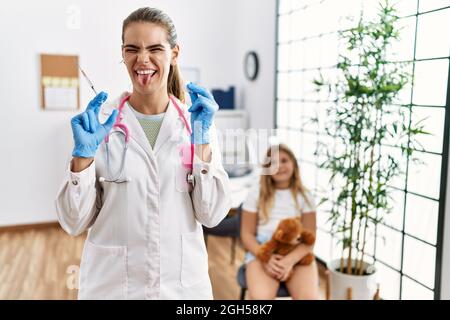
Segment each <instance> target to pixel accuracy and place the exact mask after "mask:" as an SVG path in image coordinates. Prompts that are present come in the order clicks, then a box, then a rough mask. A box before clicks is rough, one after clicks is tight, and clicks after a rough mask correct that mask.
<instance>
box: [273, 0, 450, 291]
mask: <svg viewBox="0 0 450 320" xmlns="http://www.w3.org/2000/svg"><path fill="white" fill-rule="evenodd" d="M395 3H397V6H396V8H397V10H398V13H399V15H400V17H401V19H400V21H399V23H400V25H401V27H402V29H401V41H400V42H399V43H398V44H396V45H395V47H394V50H395V52H396V56H395V59H396V60H393V61H411V62H412V63H411V65H412V70H411V73H412V75H413V85H411V86H410V87H408V88H407V89H406V90H404V92H402V94H401V97H400V102H399V105H394V106H391V107H392V108H401V107H402V106H401V104H406V105H407V106H408V108H405V110H406V111H407V112H408V113H409V114H410V115H412V121H413V122H414V120H418V119H423V118H426V120H425V125H426V128H425V129H426V130H427V131H429V132H431V133H432V135H429V136H423V137H421V141H420V142H421V144H422V145H423V146H424V148H425V150H426V151H425V152H416V153H415V156H416V157H417V158H419V159H420V160H422V161H423V163H424V164H423V165H415V164H414V163H413V162H412V161H411V159H409V158H408V157H406V156H404V158H403V159H401V160H402V163H404V170H406V172H407V174H406V175H405V177H404V179H397V180H396V181H392V188H393V189H394V203H393V206H394V210H393V212H392V213H391V214H389V215H387V216H386V219H385V221H384V222H383V223H382V224H380V225H378V227H377V228H376V230H373V237H372V238H373V241H371V243H370V244H368V245H369V247H370V248H369V249H368V251H369V258H371V259H372V261H373V262H374V263H375V265H376V266H377V270H378V280H379V282H380V287H381V293H382V297H383V298H385V299H433V298H439V296H440V292H439V285H440V273H441V270H440V268H441V266H440V261H441V256H442V232H441V231H439V230H441V224H442V221H443V215H444V201H445V188H446V184H447V181H446V177H447V165H446V164H447V162H448V141H449V140H448V139H449V136H448V131H449V130H448V122H449V116H450V114H449V112H446V111H447V110H448V108H449V107H450V106H449V98H448V97H449V95H450V94H449V83H448V78H449V73H450V71H449V55H450V37H448V35H447V30H450V0H432V1H430V0H426V1H425V0H397V1H395ZM377 6H378V0H364V1H363V0H346V1H345V2H342V1H332V0H322V1H320V0H303V1H302V0H279V1H278V12H277V71H276V88H277V90H276V98H275V100H276V101H275V107H276V120H275V127H276V128H277V135H278V136H279V139H280V140H281V141H282V142H285V143H287V144H288V145H289V146H290V147H291V148H292V149H293V150H294V151H295V153H296V155H297V157H298V160H299V163H300V166H301V171H302V176H303V179H304V182H305V184H306V186H307V187H308V188H309V189H311V190H312V191H313V194H314V195H315V196H316V198H317V199H318V198H320V197H321V193H322V192H323V190H325V189H326V188H329V186H328V179H329V174H328V173H327V172H325V171H324V170H323V169H320V168H319V164H320V162H321V160H320V159H318V158H317V157H316V156H315V155H314V151H315V149H316V146H317V143H318V142H319V141H322V142H326V143H331V144H332V143H333V142H334V141H333V139H332V137H329V136H327V135H326V132H325V130H324V128H323V125H324V123H323V119H324V117H325V115H326V114H325V110H326V108H327V106H328V103H329V101H327V99H329V98H328V97H324V96H321V95H320V94H318V93H316V92H315V90H314V89H315V88H314V85H313V84H312V79H314V78H315V77H316V76H317V75H318V74H319V71H320V72H321V73H322V74H324V75H325V76H327V77H333V76H334V75H335V74H336V69H335V66H336V63H337V59H338V49H337V48H338V38H337V32H338V31H339V30H343V29H346V28H348V27H350V26H352V23H351V22H349V21H347V19H345V17H348V16H353V17H355V18H358V17H359V14H360V12H361V10H363V11H364V16H365V17H367V18H371V17H375V15H376V8H377ZM403 108H404V107H403ZM411 112H412V113H411ZM316 115H318V118H319V122H318V123H314V122H312V121H311V119H312V118H313V117H315V116H316ZM338 147H339V146H336V148H338ZM382 152H389V153H391V154H392V155H394V156H396V157H403V156H402V155H401V153H400V150H399V149H398V148H397V147H395V146H391V145H383V146H382ZM332 187H333V188H337V187H338V186H337V185H335V186H332ZM327 205H329V204H326V203H325V204H324V205H323V206H324V207H320V208H319V210H318V234H317V244H316V255H317V257H318V258H319V259H321V260H323V261H324V262H328V261H329V260H331V259H333V258H336V257H338V255H339V253H340V250H339V249H338V248H337V247H336V241H335V239H333V236H332V235H331V234H330V226H329V225H327V214H326V213H324V212H321V211H324V209H325V208H326V206H327ZM375 256H376V259H375Z"/></svg>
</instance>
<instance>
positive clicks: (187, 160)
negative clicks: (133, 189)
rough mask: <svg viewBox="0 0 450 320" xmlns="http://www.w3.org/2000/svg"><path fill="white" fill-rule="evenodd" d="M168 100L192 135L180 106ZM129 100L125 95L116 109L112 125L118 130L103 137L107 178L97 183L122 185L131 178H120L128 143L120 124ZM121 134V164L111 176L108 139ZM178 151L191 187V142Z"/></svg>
mask: <svg viewBox="0 0 450 320" xmlns="http://www.w3.org/2000/svg"><path fill="white" fill-rule="evenodd" d="M169 98H170V100H171V101H172V103H173V105H174V106H175V108H176V109H177V111H178V116H179V118H180V119H181V120H182V121H183V122H184V125H185V126H186V130H187V132H188V134H189V137H190V136H191V134H192V130H191V127H190V126H189V123H188V121H187V120H186V117H185V116H184V113H183V111H182V110H181V108H180V106H179V105H178V103H177V102H176V100H175V99H174V98H173V97H172V96H169ZM129 99H130V95H126V96H125V97H123V98H122V99H121V100H120V104H119V107H118V111H119V112H118V115H117V118H116V122H115V123H114V126H113V128H117V129H120V130H115V131H112V132H111V133H110V134H108V135H107V136H106V137H105V147H106V172H107V175H108V177H107V178H105V177H100V178H99V181H100V182H114V183H123V182H130V181H131V178H129V177H122V175H123V170H124V167H125V160H126V154H127V150H128V142H129V141H130V132H129V130H128V127H127V126H126V125H125V124H124V123H122V119H123V117H122V112H123V108H124V107H125V103H126V102H127V101H128V100H129ZM115 133H116V134H122V135H123V136H124V138H125V139H124V140H125V141H124V147H123V152H122V159H121V163H120V169H119V173H118V174H117V175H116V176H111V173H110V156H109V137H110V135H112V134H115ZM180 148H181V150H179V151H180V155H181V157H182V164H183V166H184V167H185V168H186V169H188V173H187V176H186V181H187V183H188V184H190V185H191V186H192V187H193V186H194V184H195V180H194V176H193V174H192V166H193V160H194V144H193V143H192V142H191V143H190V146H186V145H182V146H181V147H180Z"/></svg>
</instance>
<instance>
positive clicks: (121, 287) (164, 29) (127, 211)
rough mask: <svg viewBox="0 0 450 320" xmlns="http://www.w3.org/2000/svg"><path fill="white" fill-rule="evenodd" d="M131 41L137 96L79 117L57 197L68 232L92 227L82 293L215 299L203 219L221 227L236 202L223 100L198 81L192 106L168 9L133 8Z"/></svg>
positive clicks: (126, 25)
mask: <svg viewBox="0 0 450 320" xmlns="http://www.w3.org/2000/svg"><path fill="white" fill-rule="evenodd" d="M122 42H123V45H122V56H123V60H124V63H125V65H126V67H127V70H128V73H129V75H130V78H131V81H132V84H133V92H132V93H131V94H130V93H127V92H125V93H124V94H123V95H122V96H121V97H120V98H119V99H118V100H117V101H115V102H113V103H111V104H103V103H104V102H105V100H106V98H107V95H106V93H103V92H101V93H99V94H98V95H97V96H96V97H95V98H94V99H93V100H92V101H91V102H90V103H89V105H88V107H87V109H86V111H85V112H83V113H81V114H79V115H77V116H75V117H74V118H73V119H72V131H73V138H74V144H75V147H74V150H73V153H72V156H73V158H72V161H71V164H70V167H69V168H68V169H67V175H66V178H65V180H64V182H63V185H62V187H61V189H60V191H59V194H58V197H57V200H56V207H57V213H58V218H59V222H60V224H61V226H62V227H63V228H64V230H65V231H67V232H68V233H69V234H71V235H79V234H81V233H82V232H83V231H85V230H86V229H89V232H88V237H87V239H86V242H85V246H84V250H83V255H82V258H81V267H80V275H79V296H78V297H79V299H211V298H212V290H211V283H210V279H209V276H208V257H207V252H206V248H205V243H204V241H203V232H202V226H201V225H202V224H203V225H205V226H207V227H212V226H215V225H217V224H218V223H219V222H220V221H221V220H222V219H223V218H224V217H225V216H226V214H227V212H228V210H229V208H230V199H229V187H228V176H227V174H226V172H225V171H224V169H223V167H222V165H221V156H220V151H219V149H218V145H217V137H216V133H215V128H214V124H213V117H214V113H215V112H216V111H217V109H218V106H217V104H216V102H215V101H214V98H213V96H212V95H211V94H210V93H209V92H208V91H206V90H205V89H204V88H201V87H199V86H197V85H195V84H192V83H191V84H188V86H187V88H188V90H189V93H190V97H191V101H192V106H191V107H190V108H189V110H188V111H186V109H187V107H186V105H185V104H184V103H183V102H184V94H183V83H182V81H181V77H180V74H179V70H178V67H177V59H178V55H179V46H178V44H177V34H176V31H175V27H174V25H173V23H172V21H171V19H170V18H169V17H168V16H167V15H166V14H165V13H163V12H161V11H160V10H158V9H153V8H141V9H138V10H136V11H134V12H133V13H131V14H130V15H129V16H128V17H127V18H126V19H125V20H124V22H123V29H122ZM189 118H190V119H189ZM186 119H187V120H186ZM190 127H194V134H192V135H191V132H190ZM191 143H192V144H191ZM191 147H193V149H194V154H193V155H191V154H190V151H191V150H192V148H191ZM189 157H191V158H192V157H193V169H192V175H189V173H190V166H189V161H186V158H188V159H189ZM187 177H190V178H191V179H189V181H188V179H187ZM192 177H193V179H192ZM192 180H193V183H192Z"/></svg>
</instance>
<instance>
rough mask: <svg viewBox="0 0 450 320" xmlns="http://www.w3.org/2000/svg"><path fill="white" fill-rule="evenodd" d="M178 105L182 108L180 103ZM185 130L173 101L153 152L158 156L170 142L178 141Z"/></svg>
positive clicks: (170, 103) (168, 108)
mask: <svg viewBox="0 0 450 320" xmlns="http://www.w3.org/2000/svg"><path fill="white" fill-rule="evenodd" d="M178 105H180V106H181V104H180V103H179V104H178ZM183 128H184V124H183V121H182V120H181V119H180V117H179V116H178V111H177V109H176V108H175V106H174V105H173V102H172V100H170V102H169V106H168V107H167V110H166V114H165V115H164V119H163V122H162V124H161V129H160V130H159V134H158V137H157V138H156V142H155V148H154V149H153V151H154V152H155V154H156V155H158V153H159V151H160V150H161V147H162V146H164V145H165V144H166V143H167V142H168V141H177V140H178V137H179V135H180V134H181V133H182V130H183Z"/></svg>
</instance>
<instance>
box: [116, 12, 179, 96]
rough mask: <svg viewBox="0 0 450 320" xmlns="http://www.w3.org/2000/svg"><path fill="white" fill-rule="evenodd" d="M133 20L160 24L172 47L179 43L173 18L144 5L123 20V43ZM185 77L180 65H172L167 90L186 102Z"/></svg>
mask: <svg viewBox="0 0 450 320" xmlns="http://www.w3.org/2000/svg"><path fill="white" fill-rule="evenodd" d="M133 22H150V23H155V24H157V25H160V26H161V27H163V28H165V29H166V31H167V41H168V42H169V44H170V48H171V49H173V48H174V47H175V46H176V45H177V31H176V29H175V25H174V24H173V22H172V19H170V17H169V16H168V15H167V14H166V13H164V12H163V11H161V10H159V9H156V8H149V7H144V8H140V9H137V10H135V11H133V12H132V13H130V15H129V16H128V17H127V18H126V19H125V20H124V21H123V25H122V43H123V42H124V34H125V29H126V28H127V27H128V26H129V25H130V24H131V23H133ZM183 87H184V85H183V79H182V77H181V72H180V69H179V68H178V65H174V66H172V65H171V66H170V70H169V78H168V80H167V92H168V93H169V94H171V95H173V96H175V97H176V98H178V100H180V101H181V102H183V103H185V96H184V90H183Z"/></svg>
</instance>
